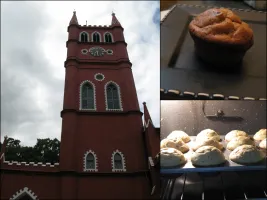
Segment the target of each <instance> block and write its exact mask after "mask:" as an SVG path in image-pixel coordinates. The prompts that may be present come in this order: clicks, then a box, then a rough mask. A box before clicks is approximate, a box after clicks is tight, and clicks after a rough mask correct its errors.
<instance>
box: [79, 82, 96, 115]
mask: <svg viewBox="0 0 267 200" xmlns="http://www.w3.org/2000/svg"><path fill="white" fill-rule="evenodd" d="M86 83H89V84H91V85H92V86H93V92H94V108H93V109H85V108H82V88H83V85H84V84H86ZM79 110H84V111H96V110H97V108H96V89H95V84H94V83H93V82H92V81H90V80H84V81H83V82H81V84H80V92H79Z"/></svg>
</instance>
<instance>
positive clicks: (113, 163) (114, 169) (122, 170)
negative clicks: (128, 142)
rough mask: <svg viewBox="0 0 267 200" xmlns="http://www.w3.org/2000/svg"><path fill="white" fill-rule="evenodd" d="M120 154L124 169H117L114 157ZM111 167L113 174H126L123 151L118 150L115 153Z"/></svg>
mask: <svg viewBox="0 0 267 200" xmlns="http://www.w3.org/2000/svg"><path fill="white" fill-rule="evenodd" d="M117 153H118V154H120V156H121V159H122V160H121V161H122V169H116V168H115V160H114V156H115V155H116V154H117ZM111 167H112V172H126V163H125V156H124V155H123V153H122V152H121V151H119V150H118V149H117V150H116V151H113V153H112V156H111Z"/></svg>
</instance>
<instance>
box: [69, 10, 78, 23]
mask: <svg viewBox="0 0 267 200" xmlns="http://www.w3.org/2000/svg"><path fill="white" fill-rule="evenodd" d="M72 24H75V25H79V23H78V20H77V16H76V11H75V10H74V11H73V15H72V18H71V20H70V24H69V25H72Z"/></svg>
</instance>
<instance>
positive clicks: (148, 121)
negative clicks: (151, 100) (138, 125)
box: [144, 119, 154, 130]
mask: <svg viewBox="0 0 267 200" xmlns="http://www.w3.org/2000/svg"><path fill="white" fill-rule="evenodd" d="M149 124H151V125H152V126H154V125H153V123H152V121H151V120H150V119H149V120H147V123H146V121H145V120H144V130H146V129H147V128H148V126H149Z"/></svg>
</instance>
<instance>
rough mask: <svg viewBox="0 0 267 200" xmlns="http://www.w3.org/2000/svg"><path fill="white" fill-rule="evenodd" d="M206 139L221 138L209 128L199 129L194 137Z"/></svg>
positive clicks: (218, 139)
mask: <svg viewBox="0 0 267 200" xmlns="http://www.w3.org/2000/svg"><path fill="white" fill-rule="evenodd" d="M207 139H214V140H216V141H218V142H219V141H220V140H221V138H220V135H219V134H218V133H216V132H215V131H214V130H211V129H205V130H203V131H201V132H200V133H199V134H198V135H197V137H196V141H200V140H207Z"/></svg>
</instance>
